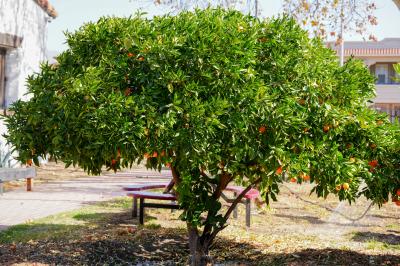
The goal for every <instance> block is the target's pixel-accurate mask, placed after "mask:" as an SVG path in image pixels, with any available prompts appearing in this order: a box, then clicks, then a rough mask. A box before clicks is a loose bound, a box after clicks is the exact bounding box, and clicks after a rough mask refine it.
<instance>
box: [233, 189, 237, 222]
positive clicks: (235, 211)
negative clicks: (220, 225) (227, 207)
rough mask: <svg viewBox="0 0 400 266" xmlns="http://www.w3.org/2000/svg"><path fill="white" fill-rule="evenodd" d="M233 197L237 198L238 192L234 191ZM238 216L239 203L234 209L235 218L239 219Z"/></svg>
mask: <svg viewBox="0 0 400 266" xmlns="http://www.w3.org/2000/svg"><path fill="white" fill-rule="evenodd" d="M233 197H234V198H235V199H236V197H237V193H236V192H234V193H233ZM237 216H238V213H237V205H236V206H235V208H234V209H233V218H234V219H237Z"/></svg>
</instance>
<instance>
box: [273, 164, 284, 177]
mask: <svg viewBox="0 0 400 266" xmlns="http://www.w3.org/2000/svg"><path fill="white" fill-rule="evenodd" d="M282 171H283V169H282V166H279V167H278V169H276V171H275V173H276V174H277V175H280V174H282Z"/></svg>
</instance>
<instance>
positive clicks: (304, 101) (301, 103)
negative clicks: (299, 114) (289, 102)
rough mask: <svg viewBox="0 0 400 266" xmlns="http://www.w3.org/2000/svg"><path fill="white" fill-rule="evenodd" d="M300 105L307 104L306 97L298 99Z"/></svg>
mask: <svg viewBox="0 0 400 266" xmlns="http://www.w3.org/2000/svg"><path fill="white" fill-rule="evenodd" d="M297 102H298V103H299V104H300V105H305V104H306V100H304V99H300V100H298V101H297Z"/></svg>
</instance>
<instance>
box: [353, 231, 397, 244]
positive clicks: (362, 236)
mask: <svg viewBox="0 0 400 266" xmlns="http://www.w3.org/2000/svg"><path fill="white" fill-rule="evenodd" d="M397 233H399V232H397ZM352 239H353V240H354V241H359V242H368V241H378V242H381V243H384V244H389V245H400V235H399V234H381V233H373V232H357V233H356V234H355V235H354V236H353V238H352Z"/></svg>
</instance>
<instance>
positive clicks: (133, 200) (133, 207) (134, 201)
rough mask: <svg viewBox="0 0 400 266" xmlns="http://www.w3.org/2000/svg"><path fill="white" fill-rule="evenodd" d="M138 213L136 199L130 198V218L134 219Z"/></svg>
mask: <svg viewBox="0 0 400 266" xmlns="http://www.w3.org/2000/svg"><path fill="white" fill-rule="evenodd" d="M137 213H138V209H137V198H136V197H132V218H136V217H137Z"/></svg>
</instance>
